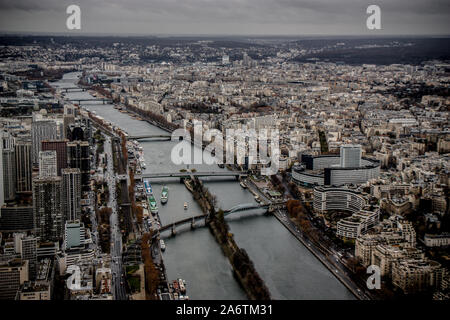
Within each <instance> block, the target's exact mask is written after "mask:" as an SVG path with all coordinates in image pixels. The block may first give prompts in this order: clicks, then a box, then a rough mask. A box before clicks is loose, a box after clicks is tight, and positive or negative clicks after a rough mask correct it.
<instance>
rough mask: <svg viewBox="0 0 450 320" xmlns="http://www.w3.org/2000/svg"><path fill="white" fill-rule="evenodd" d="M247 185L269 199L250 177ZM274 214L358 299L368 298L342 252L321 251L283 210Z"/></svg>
mask: <svg viewBox="0 0 450 320" xmlns="http://www.w3.org/2000/svg"><path fill="white" fill-rule="evenodd" d="M247 186H248V188H249V189H251V190H253V191H254V192H256V193H257V194H258V195H259V198H260V199H261V200H265V201H267V202H270V201H271V200H270V199H269V198H268V197H267V196H266V195H265V194H264V193H263V192H261V190H259V188H258V187H257V186H256V185H255V184H254V183H253V181H252V180H251V179H247ZM274 216H275V217H276V218H277V219H278V220H279V221H280V222H281V223H282V224H283V225H284V226H285V227H286V228H287V229H288V230H289V231H290V232H291V234H292V235H293V236H294V237H295V238H297V240H299V241H300V242H301V243H302V244H303V245H304V246H305V247H307V248H308V249H309V250H310V251H311V253H313V254H314V255H315V256H316V257H317V258H318V259H319V260H320V261H321V262H322V264H323V265H324V266H325V267H326V268H327V269H328V270H330V272H332V273H333V274H334V276H335V277H336V278H338V280H339V281H341V282H342V283H343V284H344V285H345V286H346V287H347V289H349V290H350V291H351V292H352V293H353V295H354V296H355V297H356V298H357V299H359V300H370V299H371V298H370V294H369V293H368V292H366V290H365V288H364V289H363V290H361V288H360V287H359V286H358V285H356V284H355V282H354V281H353V280H352V279H351V272H350V271H349V270H348V268H347V266H346V265H345V263H344V262H343V261H342V256H343V254H342V253H341V252H339V251H337V250H336V249H334V248H331V247H330V248H322V249H324V250H326V252H325V253H324V252H322V251H321V250H320V249H319V248H318V247H317V246H316V245H315V244H314V243H313V242H311V241H310V240H309V238H308V237H307V236H305V235H304V234H303V232H302V231H300V230H299V229H298V227H297V226H296V225H295V224H294V223H293V222H292V220H291V219H290V218H289V217H288V214H287V212H286V211H285V210H283V211H282V210H275V211H274Z"/></svg>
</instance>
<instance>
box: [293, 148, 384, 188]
mask: <svg viewBox="0 0 450 320" xmlns="http://www.w3.org/2000/svg"><path fill="white" fill-rule="evenodd" d="M301 161H302V165H301V166H296V167H294V168H293V169H292V179H293V180H294V181H295V182H296V183H298V184H300V185H303V186H340V185H345V184H363V183H365V182H367V181H368V180H370V179H374V178H377V177H378V176H379V175H380V162H379V161H378V160H373V159H368V158H361V159H360V164H361V166H360V167H345V166H342V163H346V162H343V161H341V157H340V156H337V155H321V156H312V155H302V158H301Z"/></svg>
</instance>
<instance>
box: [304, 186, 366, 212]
mask: <svg viewBox="0 0 450 320" xmlns="http://www.w3.org/2000/svg"><path fill="white" fill-rule="evenodd" d="M366 204H367V199H366V197H365V196H364V195H363V194H362V193H361V192H359V191H357V190H352V189H349V188H334V187H331V188H330V187H328V188H327V187H316V188H314V202H313V206H314V210H316V211H318V212H325V211H328V210H341V211H349V212H351V213H356V212H360V211H361V210H362V209H363V208H364V206H365V205H366Z"/></svg>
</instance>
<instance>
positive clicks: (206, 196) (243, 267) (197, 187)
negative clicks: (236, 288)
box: [189, 177, 271, 300]
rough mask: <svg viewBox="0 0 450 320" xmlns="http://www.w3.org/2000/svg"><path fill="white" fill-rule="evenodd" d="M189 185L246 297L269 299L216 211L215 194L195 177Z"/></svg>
mask: <svg viewBox="0 0 450 320" xmlns="http://www.w3.org/2000/svg"><path fill="white" fill-rule="evenodd" d="M189 185H190V187H191V188H192V191H191V192H193V195H194V198H195V199H196V200H197V201H198V202H199V204H200V206H201V208H202V210H203V212H204V213H205V214H208V215H209V217H210V219H209V221H208V227H209V230H210V231H211V233H212V234H213V236H214V238H215V239H216V241H217V243H218V244H219V245H220V247H221V249H222V251H223V253H224V254H225V256H226V257H227V258H228V261H229V262H230V264H231V267H232V268H233V272H234V274H235V276H236V278H237V280H238V281H239V283H240V284H241V286H242V288H243V289H244V291H245V293H246V294H247V297H248V298H249V299H251V300H270V299H271V296H270V292H269V289H268V288H267V286H266V285H265V283H264V281H263V280H262V278H261V277H260V275H259V274H258V272H257V271H256V269H255V266H254V264H253V262H252V261H251V260H250V257H249V256H248V254H247V252H246V251H245V250H244V249H242V248H239V246H238V245H237V244H236V242H235V240H234V237H233V234H232V233H230V232H229V230H230V227H229V226H228V224H227V222H226V221H225V219H224V213H223V211H222V210H219V211H218V212H216V209H215V206H216V204H215V202H216V198H215V196H213V195H211V194H210V193H209V191H208V190H207V189H206V188H204V186H203V184H202V182H201V181H200V180H198V179H197V178H196V177H194V178H193V179H192V180H191V182H190V183H189Z"/></svg>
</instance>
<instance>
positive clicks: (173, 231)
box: [170, 224, 177, 237]
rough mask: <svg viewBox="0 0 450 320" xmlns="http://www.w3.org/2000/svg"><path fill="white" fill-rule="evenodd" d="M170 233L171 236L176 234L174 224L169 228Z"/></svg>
mask: <svg viewBox="0 0 450 320" xmlns="http://www.w3.org/2000/svg"><path fill="white" fill-rule="evenodd" d="M170 234H171V235H172V237H174V236H176V234H177V230H176V229H175V225H174V224H173V225H172V228H171V229H170Z"/></svg>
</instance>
